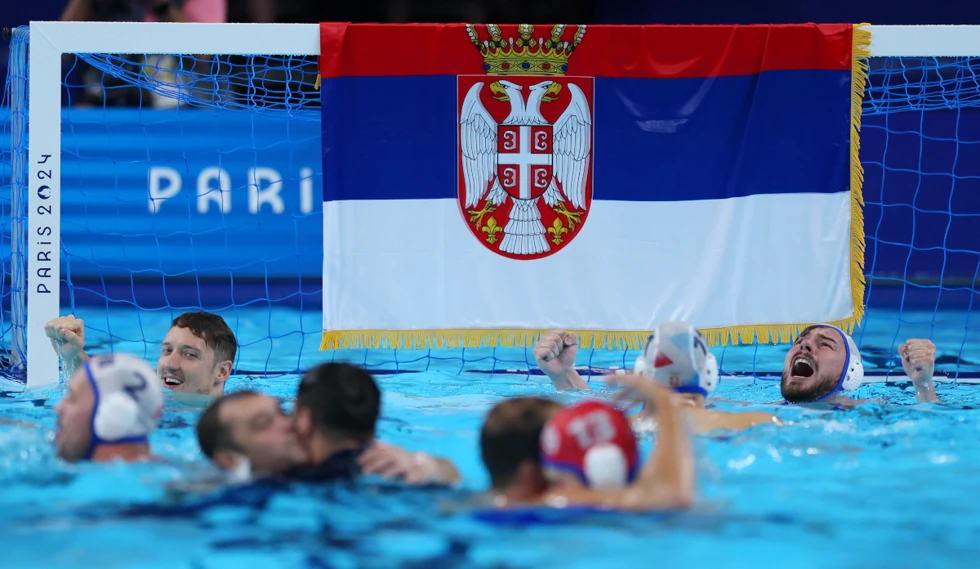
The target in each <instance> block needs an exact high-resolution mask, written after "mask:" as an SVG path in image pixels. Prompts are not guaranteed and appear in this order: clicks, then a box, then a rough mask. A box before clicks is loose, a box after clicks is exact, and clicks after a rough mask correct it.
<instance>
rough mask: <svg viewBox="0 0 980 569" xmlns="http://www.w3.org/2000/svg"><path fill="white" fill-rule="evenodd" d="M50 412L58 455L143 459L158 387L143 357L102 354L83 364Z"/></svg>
mask: <svg viewBox="0 0 980 569" xmlns="http://www.w3.org/2000/svg"><path fill="white" fill-rule="evenodd" d="M55 412H56V413H57V414H58V430H57V434H56V435H55V444H56V446H57V453H58V456H59V457H60V458H62V459H63V460H66V461H68V462H77V461H81V460H92V461H107V460H116V459H122V460H142V459H148V458H150V443H149V440H148V437H149V435H150V433H152V432H153V430H154V429H155V428H156V426H157V423H158V422H159V420H160V414H161V413H162V412H163V391H162V389H161V387H160V382H159V381H158V380H157V379H156V373H154V371H153V369H152V368H151V367H150V366H149V365H147V363H146V362H144V361H143V360H141V359H139V358H136V357H133V356H129V355H125V354H104V355H99V356H94V357H92V358H89V359H87V360H85V361H84V362H83V363H82V365H81V367H80V368H79V369H78V371H77V372H75V375H74V376H73V377H72V379H71V381H70V383H69V384H68V391H67V393H66V394H65V397H64V398H63V399H62V400H61V402H59V403H58V405H57V407H55Z"/></svg>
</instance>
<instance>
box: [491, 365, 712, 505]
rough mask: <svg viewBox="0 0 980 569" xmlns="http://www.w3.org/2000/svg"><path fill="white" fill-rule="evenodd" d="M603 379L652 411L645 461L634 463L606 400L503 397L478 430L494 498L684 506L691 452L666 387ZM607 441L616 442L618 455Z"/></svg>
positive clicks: (690, 485) (689, 491)
mask: <svg viewBox="0 0 980 569" xmlns="http://www.w3.org/2000/svg"><path fill="white" fill-rule="evenodd" d="M606 379H607V382H608V383H609V384H610V385H618V386H620V387H622V390H621V391H620V393H619V394H618V395H617V399H619V400H623V401H626V402H628V403H631V404H637V403H642V404H643V405H645V406H646V408H647V409H650V410H656V413H655V415H654V420H655V421H656V423H657V425H658V436H657V445H656V447H655V448H654V450H653V453H652V454H651V455H650V457H649V459H648V460H647V461H646V463H645V464H644V465H643V466H642V467H637V466H636V465H637V464H638V462H639V461H638V455H637V454H636V453H635V452H634V451H635V446H633V447H631V446H630V439H629V437H628V436H627V433H629V436H632V432H631V431H630V429H629V427H628V425H627V424H626V423H624V422H623V421H624V420H625V417H622V414H620V416H619V417H618V418H617V416H616V415H615V413H618V412H615V410H614V409H611V408H609V407H608V406H604V407H601V408H600V407H596V406H594V405H591V404H590V405H584V404H583V405H582V406H575V407H572V408H570V410H567V411H563V407H562V406H561V405H560V404H559V403H556V402H554V401H549V400H547V399H543V398H539V397H514V398H510V399H508V400H506V401H503V402H502V403H499V404H497V405H496V406H494V408H493V409H492V410H491V411H490V413H489V415H488V416H487V419H486V421H485V422H484V424H483V428H482V430H481V432H480V453H481V457H482V459H483V464H484V466H485V467H486V468H487V471H488V472H489V474H490V480H491V484H492V492H493V499H494V503H495V505H497V506H500V507H503V506H514V505H533V504H538V505H545V506H551V507H566V506H597V507H601V508H610V509H618V510H665V509H679V508H687V507H689V506H690V505H691V503H692V502H693V500H694V456H693V451H692V449H691V441H690V438H689V437H688V434H687V432H686V430H685V427H684V423H683V419H682V416H681V414H680V412H679V411H678V410H677V409H675V408H674V405H673V403H672V402H671V392H670V391H669V390H667V389H665V388H663V387H660V386H659V385H657V384H655V383H654V382H652V381H650V380H649V379H647V378H645V377H643V376H640V375H634V374H629V375H616V376H607V378H606ZM552 420H555V422H554V423H551V430H550V431H549V430H547V429H546V426H548V425H549V421H552ZM546 431H547V432H546ZM563 433H564V434H563ZM556 437H557V438H556ZM569 437H571V438H574V439H575V440H574V441H570V440H569ZM635 443H636V441H635V439H634V440H633V445H635ZM576 445H577V449H578V450H576ZM610 447H618V451H619V456H618V459H617V458H616V457H617V452H616V449H612V448H610ZM617 460H618V463H617Z"/></svg>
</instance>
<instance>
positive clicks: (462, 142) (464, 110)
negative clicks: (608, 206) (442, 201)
mask: <svg viewBox="0 0 980 569" xmlns="http://www.w3.org/2000/svg"><path fill="white" fill-rule="evenodd" d="M466 28H467V32H468V33H469V36H470V41H471V42H472V43H473V44H474V45H475V46H476V47H477V49H479V50H480V54H481V55H482V56H483V60H484V65H483V70H484V72H485V73H486V74H485V75H460V76H458V78H457V91H458V92H457V111H458V117H459V143H458V147H459V181H458V192H457V193H458V195H459V204H460V209H461V212H462V214H463V219H464V221H465V222H466V223H467V225H468V226H469V228H470V230H471V231H472V232H473V235H474V236H476V238H477V239H478V240H479V241H480V242H481V243H483V244H484V245H485V246H486V247H487V248H488V249H490V250H491V251H494V252H495V253H498V254H500V255H503V256H505V257H510V258H512V259H522V260H532V259H540V258H542V257H547V256H549V255H553V254H554V253H557V252H558V251H560V250H561V249H562V248H564V247H565V246H566V245H568V243H570V242H571V241H572V239H574V238H575V237H576V236H577V235H578V233H579V232H580V231H581V228H582V225H583V224H584V223H585V220H586V217H587V216H588V212H589V206H590V205H591V203H592V139H593V131H592V109H593V98H594V83H595V82H594V79H593V78H592V77H574V76H567V75H566V72H567V71H568V61H569V58H570V56H571V55H572V53H573V52H574V51H575V48H576V47H577V46H578V45H579V44H580V43H581V41H582V38H583V36H584V35H585V26H579V27H577V28H575V29H574V31H573V32H569V34H570V37H565V35H566V26H564V25H556V26H554V27H553V28H552V29H551V30H550V33H548V35H547V37H545V36H543V35H539V36H537V37H536V36H535V31H534V27H533V26H530V25H526V24H522V25H520V26H517V32H518V34H517V35H518V37H504V36H503V34H502V33H501V30H500V27H499V26H496V25H493V24H491V25H488V26H486V30H487V33H488V34H489V37H483V38H481V37H480V34H479V33H478V30H477V27H476V26H473V25H468V26H467V27H466Z"/></svg>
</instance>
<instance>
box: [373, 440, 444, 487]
mask: <svg viewBox="0 0 980 569" xmlns="http://www.w3.org/2000/svg"><path fill="white" fill-rule="evenodd" d="M358 462H359V463H360V465H361V469H362V471H363V472H364V473H365V474H377V475H380V476H383V477H384V478H389V479H397V480H401V481H403V482H405V483H406V484H438V485H445V486H451V485H454V484H458V483H459V482H461V481H462V479H463V477H462V476H460V474H459V470H457V468H456V465H455V464H453V463H452V462H451V461H449V460H447V459H445V458H441V457H437V456H432V455H430V454H427V453H424V452H408V451H407V450H405V449H403V448H401V447H397V446H395V445H390V444H386V443H382V442H380V441H376V442H375V443H373V444H372V445H371V447H370V448H368V449H367V450H366V451H364V453H363V454H362V455H361V456H360V458H359V460H358Z"/></svg>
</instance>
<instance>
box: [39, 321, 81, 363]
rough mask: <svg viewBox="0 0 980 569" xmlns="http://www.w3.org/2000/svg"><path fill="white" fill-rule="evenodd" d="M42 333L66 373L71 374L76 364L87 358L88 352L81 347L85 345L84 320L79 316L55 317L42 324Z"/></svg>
mask: <svg viewBox="0 0 980 569" xmlns="http://www.w3.org/2000/svg"><path fill="white" fill-rule="evenodd" d="M44 333H45V335H46V336H47V337H48V338H49V339H50V340H51V346H52V347H54V351H55V352H57V354H58V357H59V358H61V363H62V367H63V369H64V370H65V374H66V375H68V376H71V375H73V374H74V373H75V370H76V369H78V366H79V365H81V363H82V362H84V361H85V360H87V359H88V354H86V353H85V350H83V349H82V347H83V346H84V345H85V322H83V321H82V320H81V319H80V318H75V317H74V316H71V315H69V316H62V317H60V318H55V319H54V320H51V321H50V322H48V323H47V324H45V325H44Z"/></svg>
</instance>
